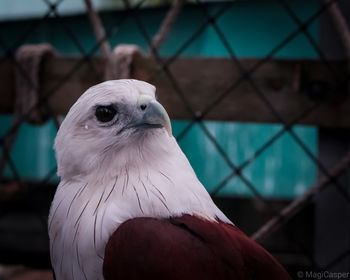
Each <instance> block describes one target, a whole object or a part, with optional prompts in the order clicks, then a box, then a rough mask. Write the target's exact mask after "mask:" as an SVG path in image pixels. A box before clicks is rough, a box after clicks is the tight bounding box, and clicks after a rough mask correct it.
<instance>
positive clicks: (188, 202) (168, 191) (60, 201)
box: [49, 80, 231, 280]
mask: <svg viewBox="0 0 350 280" xmlns="http://www.w3.org/2000/svg"><path fill="white" fill-rule="evenodd" d="M140 94H148V95H150V96H152V97H153V98H154V94H155V88H154V87H153V86H152V85H150V84H147V83H145V82H140V81H136V80H118V81H109V82H105V83H102V84H99V85H97V86H95V87H92V88H90V89H89V90H88V91H86V92H85V93H84V94H83V95H82V96H81V97H80V98H79V100H78V101H77V102H76V104H75V105H73V107H72V108H71V110H70V111H69V113H68V115H67V117H66V119H65V120H64V122H63V123H62V126H61V128H60V130H59V132H58V135H57V138H56V141H55V149H56V157H57V161H58V174H59V175H60V176H61V182H60V184H59V186H58V189H57V192H56V194H55V198H54V201H53V203H52V206H51V210H50V215H49V235H50V246H51V260H52V264H53V267H54V270H55V274H56V277H57V279H58V280H61V279H94V280H96V279H103V276H102V265H103V257H104V248H105V245H106V243H107V241H108V239H109V237H110V236H111V234H112V233H113V232H114V231H115V230H116V229H117V228H118V226H119V225H120V224H121V223H123V222H125V221H126V220H128V219H132V218H135V217H159V218H167V217H171V216H179V215H182V214H193V215H197V216H201V217H203V218H205V219H209V220H212V221H216V219H220V220H221V221H224V222H227V223H231V222H230V221H229V220H228V219H227V218H226V217H225V215H224V214H223V213H222V212H221V211H220V210H219V209H218V208H217V207H216V205H215V204H214V203H213V201H212V199H211V198H210V196H209V194H208V193H207V191H206V190H205V188H204V187H203V185H202V184H201V183H200V182H199V180H198V179H197V177H196V175H195V173H194V171H193V169H192V167H191V165H190V163H189V162H188V160H187V158H186V156H185V155H184V154H183V152H182V151H181V149H180V148H179V146H178V144H177V142H176V140H175V138H174V137H169V135H168V134H167V133H166V131H165V130H164V129H152V130H149V131H145V132H142V133H139V134H136V135H137V137H136V136H135V134H132V133H131V132H130V133H124V134H123V135H122V136H120V135H119V136H116V131H115V130H114V128H113V129H112V128H110V129H107V128H105V127H102V128H101V127H98V126H96V124H95V123H94V122H96V120H94V119H93V110H94V106H96V104H110V103H111V102H119V103H121V104H125V106H133V105H135V104H136V103H137V98H138V96H139V95H140ZM117 129H118V128H117ZM106 147H109V148H108V149H106Z"/></svg>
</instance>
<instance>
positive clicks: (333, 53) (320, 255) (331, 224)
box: [314, 1, 350, 279]
mask: <svg viewBox="0 0 350 280" xmlns="http://www.w3.org/2000/svg"><path fill="white" fill-rule="evenodd" d="M337 5H339V6H337V7H338V9H339V11H340V12H341V14H342V16H343V17H344V19H348V18H349V16H350V3H349V1H338V2H337ZM332 16H333V17H334V15H332V13H330V12H328V13H324V14H323V15H322V17H321V18H320V33H319V34H320V45H321V49H322V50H323V52H324V53H325V55H326V57H327V58H328V59H344V58H345V59H346V58H348V55H347V54H348V53H349V52H348V51H346V50H345V48H346V44H344V42H343V41H342V36H341V34H340V33H341V30H339V26H336V25H335V24H334V20H335V19H334V18H332ZM345 24H346V23H345ZM347 24H348V26H349V22H347ZM348 59H349V58H348ZM318 144H319V147H318V152H319V160H320V161H321V162H322V163H323V164H324V166H325V167H326V168H327V167H330V166H333V165H334V164H335V163H336V162H337V161H338V160H339V159H340V158H342V157H343V156H344V154H345V153H347V152H348V151H349V150H350V129H326V128H320V129H319V135H318ZM338 182H339V185H340V186H341V187H342V188H344V190H345V191H346V192H347V193H349V192H350V191H349V190H350V172H347V173H345V175H342V176H340V177H339V178H338ZM315 204H316V205H315V247H314V248H315V252H314V256H315V261H316V263H317V264H318V265H319V267H321V268H325V269H326V270H329V271H338V272H349V271H350V255H349V250H350V203H349V202H348V201H347V200H346V199H345V198H344V197H343V196H342V194H341V193H340V192H339V191H338V190H337V189H336V187H335V186H334V185H333V186H330V187H329V188H327V189H326V190H324V191H323V192H321V193H320V194H319V195H318V197H317V198H316V200H315ZM346 279H347V278H346Z"/></svg>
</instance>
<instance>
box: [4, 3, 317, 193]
mask: <svg viewBox="0 0 350 280" xmlns="http://www.w3.org/2000/svg"><path fill="white" fill-rule="evenodd" d="M291 3H292V6H293V9H294V10H295V12H296V13H297V14H298V16H299V17H300V18H301V19H306V18H308V17H309V16H310V15H311V14H312V13H314V12H315V11H316V9H317V8H318V1H317V0H312V1H305V0H304V1H303V0H297V1H291ZM221 5H222V4H212V5H210V12H211V13H215V12H216V11H217V10H218V9H219V8H220V7H221ZM165 12H166V9H145V10H143V11H142V12H140V13H139V15H140V17H141V19H142V20H143V22H144V23H145V24H146V28H147V30H148V32H149V33H150V35H153V34H154V33H155V32H156V31H157V28H158V27H159V24H160V22H161V20H162V18H163V16H164V14H165ZM118 16H120V13H119V14H117V15H116V14H115V13H113V14H112V13H104V14H103V17H102V20H103V22H104V25H105V27H106V30H107V31H108V30H110V29H111V28H112V26H113V24H114V22H115V21H116V19H117V18H118ZM205 20H206V17H205V14H204V13H203V11H202V10H201V9H199V8H198V7H187V8H186V9H185V10H184V11H183V13H182V14H181V16H180V18H179V20H178V22H177V23H176V24H175V26H174V29H173V32H172V35H171V36H170V38H169V39H168V41H167V42H166V43H165V45H164V46H163V47H162V49H161V54H162V55H164V56H169V55H171V54H173V53H174V52H176V50H177V49H178V48H179V47H180V46H181V44H182V43H183V42H184V41H185V40H186V39H187V38H188V37H189V36H191V35H192V33H193V32H194V31H195V30H196V29H197V28H198V27H199V26H200V25H201V23H202V22H204V21H205ZM36 23H37V24H38V26H37V28H36V29H35V32H34V33H31V34H30V36H28V37H26V39H25V42H24V43H39V42H49V43H51V44H53V45H54V46H55V47H56V49H57V50H58V51H59V53H60V54H65V55H79V51H78V49H77V47H76V46H75V45H74V44H73V43H72V41H71V39H70V38H69V37H68V36H67V35H66V31H65V30H64V26H63V25H62V22H61V23H60V22H59V21H58V20H55V19H50V20H49V21H46V22H42V21H30V22H28V21H23V22H3V23H0V37H1V38H4V37H6V38H7V44H8V46H9V47H10V48H12V49H15V48H16V46H15V44H16V41H17V40H18V38H19V37H21V34H25V32H26V30H27V28H28V26H30V25H33V24H36ZM218 24H219V26H220V28H221V29H222V31H223V33H224V34H225V35H226V36H227V39H228V41H229V42H230V44H231V46H232V48H233V49H234V51H235V53H236V54H237V55H238V56H240V57H263V56H265V55H267V54H268V53H269V51H270V50H271V49H272V48H274V47H275V46H276V45H277V44H278V43H279V42H281V41H282V40H283V39H284V38H285V37H287V36H288V35H289V33H291V32H292V31H294V30H296V29H297V26H296V24H295V23H294V22H293V21H292V19H290V17H289V16H288V15H287V14H286V12H285V11H284V9H283V8H282V7H281V6H280V5H278V4H277V2H276V1H272V0H271V1H261V0H256V1H239V2H238V3H235V4H234V5H232V7H231V8H230V9H229V10H228V11H227V12H225V14H224V15H223V16H222V17H221V18H220V20H219V21H218ZM64 25H66V26H69V28H70V29H71V30H72V32H73V33H74V34H75V36H77V38H78V40H79V41H80V43H81V45H82V46H83V48H84V50H85V51H86V52H89V51H90V50H91V49H92V48H93V47H94V45H95V40H94V36H93V33H92V30H91V27H90V24H89V22H88V20H87V18H86V17H85V16H76V17H66V18H65V20H64ZM309 31H310V32H311V34H312V35H313V36H314V38H315V40H318V32H317V31H318V26H317V22H316V23H315V24H313V25H311V27H310V28H309ZM110 41H111V44H112V45H116V44H119V43H133V44H138V45H140V46H141V47H142V48H144V49H145V50H146V51H147V44H146V42H145V40H144V38H143V36H142V35H141V34H140V32H139V31H138V30H137V26H136V24H135V22H134V21H133V20H132V19H128V20H126V21H125V22H124V23H123V24H122V25H121V26H120V27H119V29H118V32H117V33H116V34H115V35H114V36H112V38H111V40H110ZM95 55H96V54H95ZM183 55H185V56H218V57H227V56H228V53H227V51H226V50H225V48H224V46H223V44H222V43H221V42H220V40H219V38H218V36H217V35H216V33H215V31H214V29H213V28H212V27H208V28H207V29H206V30H205V31H204V32H203V33H202V34H201V35H200V36H199V37H198V38H197V39H196V40H195V41H194V42H193V43H192V44H191V45H190V46H189V47H188V48H187V49H186V50H185V52H184V53H183ZM275 57H280V58H282V57H283V58H315V57H316V53H315V52H314V51H313V49H312V47H311V45H310V44H309V43H308V41H307V39H306V38H305V37H304V36H303V35H299V36H297V37H296V38H295V39H293V40H292V41H291V42H290V44H288V45H287V46H286V47H284V48H283V49H281V50H280V51H279V52H278V53H277V54H276V55H275ZM186 123H187V122H185V121H174V122H173V130H174V135H175V136H176V135H178V134H179V133H180V132H181V131H182V129H183V128H184V127H185V125H186ZM0 124H1V126H0V135H2V134H3V133H5V132H6V131H7V130H8V129H9V125H10V117H9V116H2V117H1V118H0ZM205 125H206V126H207V127H208V129H209V130H210V131H211V133H213V135H215V137H216V138H217V139H218V142H219V143H220V145H221V146H222V147H223V148H224V150H225V151H226V152H227V153H228V154H229V156H230V158H231V159H232V161H233V162H234V163H235V164H237V165H238V164H241V163H243V162H244V161H245V160H246V159H248V158H250V157H251V156H252V155H253V153H254V151H255V150H256V149H258V148H259V147H260V146H261V145H263V144H264V143H265V141H267V140H268V139H269V138H271V137H272V136H273V135H275V134H276V133H277V132H278V131H279V130H281V129H282V127H281V126H280V125H268V124H266V125H260V124H259V125H258V124H237V123H219V122H209V121H207V122H205ZM294 130H295V132H296V133H297V134H298V135H299V136H300V138H301V139H302V140H303V141H304V142H305V143H306V145H307V146H308V147H309V149H311V151H312V152H313V153H316V151H317V129H316V128H314V127H304V126H296V127H295V128H294ZM54 135H55V128H54V126H53V123H48V124H46V125H44V126H42V127H32V126H29V125H23V126H22V128H21V130H20V133H19V139H18V141H17V142H16V145H15V148H14V151H13V153H12V158H13V159H14V161H15V164H16V166H17V167H18V169H19V171H20V174H21V175H22V176H23V177H26V178H34V179H35V178H36V179H37V178H43V177H44V176H45V174H46V173H47V172H49V171H50V170H51V169H52V168H53V167H54V166H55V160H54V155H53V152H52V143H53V138H54ZM180 145H181V147H182V149H183V150H184V152H185V153H186V155H187V156H188V158H189V160H190V162H191V164H192V165H193V167H194V169H195V171H196V173H197V174H198V177H199V178H200V180H201V181H202V182H203V184H204V185H205V186H206V187H207V189H208V190H209V191H210V190H213V189H214V188H215V187H216V186H217V185H218V184H219V183H220V181H221V180H222V179H224V178H225V177H226V176H227V175H229V174H230V169H229V167H228V166H227V164H226V163H225V162H224V160H223V159H222V157H221V156H220V155H219V153H218V152H217V151H216V149H215V147H214V146H213V145H212V143H211V142H210V141H209V139H208V138H207V137H206V136H205V134H204V133H203V132H202V131H201V129H200V128H199V127H198V125H195V126H193V127H192V129H191V130H190V132H189V134H187V135H186V136H185V137H184V138H183V139H182V140H181V141H180ZM243 174H244V175H245V177H246V178H247V179H249V180H250V181H251V182H252V183H253V185H255V186H256V188H257V189H258V190H259V191H260V192H261V193H262V194H263V195H264V196H266V197H285V198H288V197H294V196H295V195H299V194H301V193H303V192H304V191H305V190H306V189H307V188H308V187H309V186H310V185H312V184H313V183H314V181H315V178H316V167H315V165H314V164H313V163H312V162H311V161H310V160H309V158H308V156H307V155H306V154H305V153H304V152H303V151H302V150H301V148H300V147H299V146H298V145H297V144H296V143H295V142H294V140H293V139H291V137H290V136H289V135H288V134H285V135H284V136H282V137H281V138H280V139H279V140H277V141H276V142H275V143H274V144H273V145H272V146H271V147H270V148H268V149H267V150H266V151H265V152H264V153H263V154H262V155H260V156H259V157H258V158H256V159H255V160H254V161H253V162H252V163H251V164H250V165H249V166H248V167H247V168H246V169H244V171H243ZM7 175H8V176H11V172H10V171H9V170H8V172H7ZM219 194H221V195H242V196H247V195H248V196H249V195H251V193H250V191H249V189H248V188H247V187H246V186H245V185H244V183H243V182H241V181H240V179H238V178H234V179H233V180H231V181H229V182H228V184H227V185H226V186H225V187H224V188H223V189H222V191H221V192H220V193H219Z"/></svg>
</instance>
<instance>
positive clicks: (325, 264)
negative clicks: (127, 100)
mask: <svg viewBox="0 0 350 280" xmlns="http://www.w3.org/2000/svg"><path fill="white" fill-rule="evenodd" d="M29 2H30V1H29ZM81 2H82V4H84V5H85V6H83V7H84V9H86V10H85V11H86V13H85V14H84V15H81V14H80V15H79V14H78V15H67V11H66V10H67V9H66V10H65V9H61V7H62V5H64V4H65V0H58V1H56V2H55V1H49V0H45V1H43V2H42V3H44V4H45V5H46V6H45V7H46V8H45V9H46V13H44V14H43V15H42V17H41V18H40V19H38V15H36V19H35V20H33V19H32V20H23V19H21V20H17V21H3V22H1V23H0V48H1V51H0V53H1V55H2V57H1V59H0V73H1V74H2V75H1V76H2V84H3V86H2V89H1V91H2V99H1V102H0V103H1V104H0V109H1V113H2V114H11V117H9V116H8V115H7V117H6V118H7V120H5V119H2V120H1V121H2V126H3V127H2V128H1V132H2V135H1V142H0V144H1V158H0V175H1V177H0V178H1V185H0V193H1V197H0V209H1V216H0V228H1V231H0V236H1V241H0V244H1V253H0V263H4V264H6V263H7V264H24V265H27V266H35V267H49V266H50V262H49V257H48V246H47V240H48V238H47V214H48V208H49V205H50V202H51V200H52V196H53V193H54V191H55V187H56V185H57V182H58V181H57V180H58V179H57V177H56V175H55V172H56V166H55V165H54V164H52V162H53V161H54V160H53V159H52V158H50V159H49V160H46V161H45V160H44V163H41V165H42V166H41V168H40V170H41V171H42V170H45V172H43V171H42V173H44V174H39V175H38V174H36V175H35V176H31V179H30V180H28V176H26V174H25V172H24V171H23V170H24V169H30V168H31V166H30V165H31V164H30V163H29V164H27V165H26V164H25V163H24V162H25V159H24V158H26V157H27V158H28V157H29V158H30V157H33V159H32V160H33V162H34V161H35V162H37V161H38V157H39V155H38V154H39V153H40V154H42V153H44V151H49V150H50V153H52V151H51V145H52V140H53V137H54V134H55V131H54V130H53V127H56V128H57V129H58V127H59V124H60V122H61V119H62V117H61V116H62V115H64V114H65V113H66V112H67V110H68V109H69V107H70V105H71V104H72V103H73V102H74V100H76V99H77V98H78V97H79V95H80V94H82V93H83V91H84V90H85V89H87V88H88V87H89V86H92V85H93V84H96V83H98V82H101V81H103V80H104V79H111V78H137V79H143V80H146V81H148V82H150V83H152V84H154V85H155V86H156V87H157V88H158V90H157V94H158V98H159V99H160V101H161V103H163V104H164V106H165V107H166V108H167V109H168V111H169V115H170V117H171V118H172V119H177V120H182V121H178V122H175V123H174V124H173V125H174V127H175V136H176V138H177V140H178V142H179V143H180V145H182V147H183V149H184V150H185V151H186V154H187V156H188V157H189V158H190V161H191V162H192V160H191V159H193V160H194V161H195V159H194V158H195V156H196V155H197V156H199V157H201V159H203V160H201V161H200V162H199V163H198V162H197V163H194V165H195V169H196V166H199V165H201V166H206V168H204V169H201V170H200V173H202V174H204V175H199V177H200V179H202V181H203V184H204V185H205V186H206V187H207V188H208V190H209V192H210V193H211V195H212V196H213V198H214V200H215V201H216V203H217V204H218V205H219V206H220V207H221V208H222V209H223V210H224V212H225V213H227V214H228V215H229V216H230V217H231V218H232V220H233V221H234V222H235V223H237V225H238V226H240V227H241V228H242V229H243V230H245V231H246V232H247V233H249V234H252V237H253V238H254V239H256V240H257V241H259V242H261V243H262V244H263V245H264V246H265V247H266V248H267V249H268V250H270V251H271V252H272V253H273V254H274V255H275V256H276V257H277V258H278V259H279V260H280V261H281V262H282V263H283V264H284V265H285V266H286V267H287V269H288V270H289V271H290V273H291V275H292V276H293V277H294V278H296V279H298V278H299V279H304V278H307V277H308V276H307V275H309V276H310V277H309V278H314V279H323V278H325V279H326V278H327V277H328V278H329V275H330V274H329V273H331V272H338V273H344V274H342V276H341V277H342V279H349V277H350V276H349V272H350V257H349V249H350V226H349V215H350V203H349V199H350V198H349V182H348V178H347V177H348V175H347V174H348V165H349V162H350V155H349V154H348V143H349V135H350V134H349V130H348V127H349V124H350V122H349V114H348V111H349V108H350V107H349V105H350V104H349V97H348V73H349V72H348V71H349V62H348V59H349V58H350V33H349V29H348V23H347V20H348V19H347V16H350V5H348V4H347V3H346V1H340V0H339V1H336V0H334V1H332V0H324V1H320V2H319V1H311V0H310V1H287V0H269V1H267V0H266V1H253V0H252V1H222V2H217V1H215V2H214V1H213V2H210V1H199V0H196V1H189V2H187V3H186V1H181V0H178V1H174V2H171V3H170V5H168V6H167V5H164V3H163V2H162V1H158V2H162V3H161V4H159V3H158V2H157V1H147V0H144V1H143V0H141V1H128V0H124V1H115V3H114V4H113V5H114V6H113V7H114V8H115V9H114V8H113V9H112V10H107V11H102V12H101V13H100V15H98V14H97V13H96V11H95V9H94V7H93V5H92V4H91V3H90V1H85V2H83V1H81ZM102 2H103V1H102ZM154 2H157V3H154ZM168 4H169V3H168ZM256 9H261V13H259V12H257V10H256ZM306 10H307V12H306ZM237 11H238V12H237ZM235 13H236V14H235ZM238 13H243V15H239V14H238ZM263 13H264V14H267V15H265V17H261V18H259V16H261V15H262V14H263ZM279 13H281V16H278V14H279ZM234 16H236V17H238V23H240V24H242V25H244V24H247V23H248V22H249V24H250V26H251V28H252V29H254V30H260V26H259V25H260V24H263V23H264V20H265V21H268V18H269V17H271V18H273V20H274V21H275V22H270V23H271V24H270V26H268V27H267V28H266V29H265V31H268V33H266V34H262V35H261V36H260V35H259V36H257V37H255V38H250V39H249V40H247V39H245V37H247V36H249V34H253V33H249V32H247V34H240V36H241V37H240V38H238V39H237V36H238V34H236V33H235V32H236V30H237V28H236V27H235V26H234V24H237V21H235V19H234V18H233V17H234ZM236 20H237V19H236ZM240 20H241V21H240ZM278 20H281V22H279V21H278ZM285 20H287V21H288V28H285V29H283V28H284V26H283V25H284V24H283V23H282V22H283V21H285ZM260 21H261V22H260ZM315 26H316V27H315ZM269 28H270V29H269ZM208 30H209V31H210V34H211V36H212V37H210V38H211V39H210V38H209V39H208V38H207V37H204V36H203V34H204V33H205V32H208ZM243 30H248V29H243ZM275 30H278V34H280V36H279V37H278V38H277V39H276V40H270V39H269V38H271V37H273V33H274V32H275ZM270 33H271V34H270ZM281 34H282V35H281ZM301 37H302V40H303V42H304V43H303V44H305V42H307V44H308V47H307V51H306V52H308V53H311V54H312V55H311V58H312V59H311V58H310V57H309V56H310V55H306V57H308V58H306V59H305V58H304V56H305V52H304V51H300V50H299V49H298V48H299V47H300V44H302V43H301V41H300V38H301ZM58 38H59V39H58ZM205 38H207V40H204V39H205ZM213 38H215V40H214V39H213ZM298 38H299V39H298ZM239 39H241V40H242V41H243V42H244V43H241V42H240V40H239ZM265 40H266V41H265ZM295 40H299V41H297V42H295ZM267 41H269V42H267ZM130 42H132V43H134V44H138V45H142V46H143V48H144V52H142V51H140V49H139V48H138V47H136V45H121V44H125V43H130ZM43 43H45V44H43ZM199 43H201V44H202V46H204V49H206V50H207V51H206V52H204V51H203V48H202V49H199V48H198V44H199ZM215 44H217V45H219V47H218V48H219V51H218V50H216V49H215V48H214V47H213V45H214V46H215ZM242 44H253V45H254V44H256V45H258V46H257V49H258V53H259V51H260V50H261V52H260V53H259V54H258V55H257V57H258V58H243V57H244V55H245V54H246V52H245V51H246V50H245V49H244V48H248V47H249V45H248V46H247V45H244V46H242ZM111 46H113V47H117V48H116V49H114V51H113V50H112V47H111ZM288 46H291V47H290V48H291V49H290V50H289V53H290V54H291V55H286V53H283V51H284V50H285V49H286V48H288ZM250 47H251V46H250ZM147 50H148V53H146V52H147ZM294 52H296V53H298V55H296V56H294V55H293V53H294ZM281 53H282V54H281ZM70 54H74V55H75V56H74V57H71V56H68V55H70ZM77 54H78V55H77ZM286 56H287V59H286V58H285V57H286ZM4 118H5V117H4ZM213 121H214V122H213ZM28 122H29V123H31V124H34V125H39V126H41V127H43V126H45V127H46V130H45V131H46V134H45V135H44V136H43V135H42V136H40V135H39V136H38V135H34V132H33V131H34V130H33V129H34V128H29V127H28V126H27V124H26V123H28ZM235 122H248V123H260V124H258V125H257V124H254V125H253V124H248V125H246V126H244V127H243V128H241V129H240V130H239V129H237V126H235V125H236V124H235ZM48 123H49V126H50V127H47V126H48ZM263 123H265V124H266V123H274V125H271V126H270V128H269V130H268V131H269V132H268V133H267V132H266V130H264V131H262V130H260V129H261V127H264V125H263ZM232 125H233V126H232ZM300 125H308V126H311V128H305V127H300ZM252 126H254V127H255V128H256V129H257V132H256V133H255V134H254V133H252V134H246V137H248V138H249V137H254V139H255V140H254V141H255V142H254V143H255V144H254V145H253V146H251V147H250V148H249V149H248V150H249V151H248V152H247V153H245V154H244V156H242V157H241V158H237V157H236V154H237V153H239V151H237V150H236V151H232V150H230V147H231V146H232V145H233V144H232V143H233V142H234V141H235V140H237V138H236V137H237V136H235V135H236V134H237V133H243V132H242V131H243V130H245V129H247V130H249V129H251V127H252ZM265 126H266V125H265ZM31 129H32V130H31ZM303 129H306V130H307V129H311V130H312V131H311V132H310V131H309V132H308V133H309V134H310V133H311V134H312V135H313V136H312V137H311V138H312V139H313V140H310V137H309V138H308V137H305V134H303V133H302V131H303ZM23 130H27V132H26V133H24V132H23ZM220 131H223V132H220ZM227 131H230V132H229V133H227ZM39 134H40V133H39ZM286 135H287V136H286ZM283 137H288V139H289V140H288V141H289V142H288V141H287V143H286V144H284V145H282V146H280V147H282V148H283V149H280V150H279V151H278V153H277V154H276V155H275V157H272V158H271V157H264V154H265V153H267V151H268V150H269V149H271V147H273V146H274V145H276V143H277V142H278V141H281V139H282V138H283ZM30 138H34V140H35V141H33V139H31V140H30ZM193 138H195V140H196V141H197V142H196V143H197V144H196V143H195V141H192V140H193ZM45 139H46V140H45ZM47 139H49V140H47ZM191 139H192V140H191ZM244 139H245V138H244ZM244 139H243V140H242V139H241V141H243V144H242V145H244V141H248V142H249V141H250V140H249V139H248V140H247V139H245V140H244ZM43 141H44V142H43ZM45 141H46V142H45ZM201 141H202V142H201ZM191 142H192V144H191ZM28 143H31V144H32V145H34V146H35V147H36V148H34V147H31V146H30V145H29V144H28ZM198 143H199V144H198ZM201 143H202V144H201ZM203 143H204V144H203ZM19 146H20V148H19ZM47 147H49V148H47ZM203 147H204V149H203V150H201V149H202V148H203ZM205 147H206V148H205ZM208 147H209V148H208ZM252 147H253V149H252ZM292 147H294V148H292ZM242 149H244V148H242ZM34 150H35V151H36V152H37V154H35V153H34ZM296 150H298V151H299V152H296ZM206 152H210V153H214V154H215V157H213V158H212V157H210V156H208V155H207V154H206ZM33 153H34V155H33ZM30 154H32V155H30ZM293 157H294V160H291V158H293ZM261 158H264V163H260V164H258V165H257V167H256V168H258V169H259V168H263V167H266V166H267V165H271V164H274V163H275V162H276V161H281V160H283V161H289V160H291V162H292V163H291V165H288V166H287V169H292V170H299V171H300V170H301V171H300V172H302V171H303V170H304V173H305V170H307V172H306V174H304V173H298V172H299V171H298V172H296V174H297V175H298V174H303V175H300V176H303V177H305V180H304V181H305V182H306V183H305V182H304V184H305V185H303V187H301V189H300V190H298V188H297V187H298V186H300V184H301V183H300V176H295V174H292V173H293V171H292V172H290V171H288V170H284V171H283V170H281V169H271V170H274V172H275V173H278V172H280V174H279V176H280V177H283V180H277V183H276V180H275V179H273V180H275V181H274V183H271V184H274V185H275V186H274V188H275V189H274V194H273V193H271V191H270V192H268V183H267V182H266V180H262V181H257V180H256V179H255V178H254V176H253V175H254V174H255V173H252V170H251V168H252V166H254V164H255V163H256V162H258V161H259V160H260V159H261ZM208 159H210V160H208ZM211 160H213V161H214V162H211ZM203 161H204V162H203ZM305 162H308V163H307V164H305ZM192 163H193V162H192ZM198 168H200V167H198ZM216 168H219V169H220V170H217V169H216ZM298 168H299V169H298ZM210 169H211V170H212V171H213V170H214V173H213V172H211V173H210ZM208 170H209V171H208ZM223 170H224V171H223ZM249 170H250V171H249ZM196 171H198V170H197V169H196ZM263 171H264V172H260V173H259V176H260V177H262V178H267V177H271V178H275V177H274V176H276V174H272V175H271V174H266V172H265V171H266V169H263ZM219 173H220V174H221V175H218V174H219ZM205 174H207V176H206V175H205ZM208 174H210V176H208ZM277 175H278V174H277ZM201 176H202V177H201ZM293 176H294V177H298V178H294V179H292V177H293ZM29 177H30V176H29ZM213 177H215V180H213V179H212V178H213ZM216 177H217V178H216ZM310 178H311V179H310ZM209 181H210V182H209ZM281 182H282V184H281V185H277V184H280V183H281ZM283 184H291V187H290V188H291V189H293V191H290V192H289V193H287V192H286V191H285V190H286V188H287V187H286V186H285V185H283ZM237 185H239V186H240V188H241V189H242V190H241V192H240V193H239V192H237V190H236V191H235V190H234V188H235V186H237ZM301 185H302V184H301ZM242 194H243V195H242ZM18 224H20V226H18ZM307 273H318V274H307ZM317 277H323V278H317Z"/></svg>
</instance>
